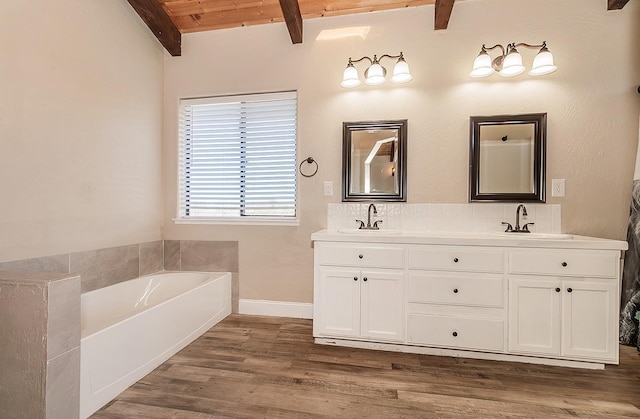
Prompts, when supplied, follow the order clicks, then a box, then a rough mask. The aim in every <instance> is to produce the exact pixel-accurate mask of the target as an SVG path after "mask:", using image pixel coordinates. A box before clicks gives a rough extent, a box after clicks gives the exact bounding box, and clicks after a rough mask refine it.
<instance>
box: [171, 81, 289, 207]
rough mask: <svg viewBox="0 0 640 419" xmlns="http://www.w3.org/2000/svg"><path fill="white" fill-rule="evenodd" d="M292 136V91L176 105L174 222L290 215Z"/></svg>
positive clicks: (188, 100) (193, 100)
mask: <svg viewBox="0 0 640 419" xmlns="http://www.w3.org/2000/svg"><path fill="white" fill-rule="evenodd" d="M296 133H297V94H296V92H284V93H269V94H257V95H242V96H226V97H215V98H204V99H183V100H181V102H180V131H179V148H180V150H179V162H178V165H179V188H178V189H179V203H178V206H179V208H178V218H181V219H195V218H218V217H227V218H228V217H292V218H295V216H296Z"/></svg>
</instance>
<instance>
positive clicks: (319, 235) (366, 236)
mask: <svg viewBox="0 0 640 419" xmlns="http://www.w3.org/2000/svg"><path fill="white" fill-rule="evenodd" d="M311 240H313V241H332V242H358V243H391V244H433V245H453V246H456V245H457V246H459V245H472V246H501V247H538V248H563V249H597V250H627V248H628V244H627V242H626V241H620V240H610V239H602V238H597V237H587V236H578V235H573V234H541V233H530V234H526V233H498V232H496V233H493V232H482V233H459V232H433V231H400V230H384V229H381V230H356V229H353V230H320V231H317V232H315V233H313V234H312V235H311Z"/></svg>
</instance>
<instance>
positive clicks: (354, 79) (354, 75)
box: [340, 64, 360, 88]
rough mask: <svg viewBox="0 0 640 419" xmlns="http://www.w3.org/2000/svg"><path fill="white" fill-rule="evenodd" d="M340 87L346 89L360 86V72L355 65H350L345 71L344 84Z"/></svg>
mask: <svg viewBox="0 0 640 419" xmlns="http://www.w3.org/2000/svg"><path fill="white" fill-rule="evenodd" d="M340 86H342V87H346V88H349V87H358V86H360V79H359V78H358V70H357V69H356V68H355V67H354V66H353V64H349V65H348V66H347V68H345V69H344V75H343V76H342V83H340Z"/></svg>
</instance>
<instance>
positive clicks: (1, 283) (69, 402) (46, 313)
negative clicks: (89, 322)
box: [0, 272, 80, 419]
mask: <svg viewBox="0 0 640 419" xmlns="http://www.w3.org/2000/svg"><path fill="white" fill-rule="evenodd" d="M0 336H2V339H0V370H2V374H0V388H2V389H3V391H0V417H3V418H13V417H15V418H22V417H24V418H33V419H39V418H43V419H44V418H46V419H58V418H59V419H68V418H74V417H75V418H77V417H78V416H79V413H80V391H79V387H78V383H79V381H80V277H78V276H73V277H70V276H69V274H56V273H42V272H40V273H28V272H0Z"/></svg>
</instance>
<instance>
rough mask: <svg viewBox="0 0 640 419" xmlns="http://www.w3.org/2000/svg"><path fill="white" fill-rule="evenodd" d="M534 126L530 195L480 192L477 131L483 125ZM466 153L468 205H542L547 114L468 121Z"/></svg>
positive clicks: (492, 117)
mask: <svg viewBox="0 0 640 419" xmlns="http://www.w3.org/2000/svg"><path fill="white" fill-rule="evenodd" d="M531 123H533V124H534V148H533V152H534V162H533V192H531V193H506V192H505V193H487V192H484V193H482V192H480V127H482V126H483V125H516V124H531ZM470 143H471V144H470V145H471V148H470V152H469V202H483V201H493V202H500V201H502V202H521V201H526V202H545V189H546V186H545V176H546V173H545V172H546V170H545V169H546V152H547V151H546V150H547V114H546V113H531V114H522V115H495V116H472V117H471V141H470Z"/></svg>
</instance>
